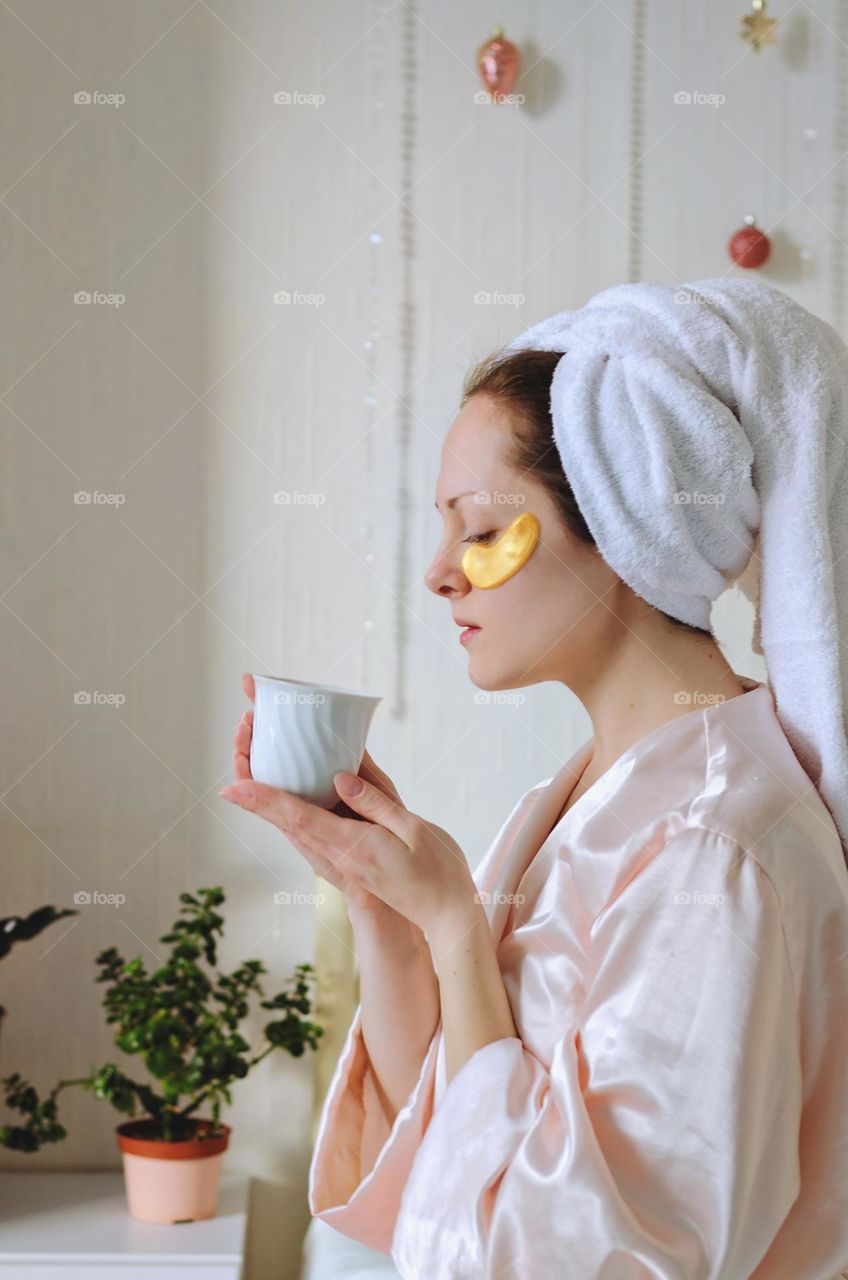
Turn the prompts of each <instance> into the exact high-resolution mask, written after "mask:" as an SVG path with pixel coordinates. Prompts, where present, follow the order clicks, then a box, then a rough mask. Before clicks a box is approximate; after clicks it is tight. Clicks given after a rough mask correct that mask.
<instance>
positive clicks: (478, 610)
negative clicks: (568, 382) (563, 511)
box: [425, 393, 619, 689]
mask: <svg viewBox="0 0 848 1280" xmlns="http://www.w3.org/2000/svg"><path fill="white" fill-rule="evenodd" d="M509 433H510V426H509V420H508V418H507V417H506V415H505V412H504V411H503V410H502V409H501V407H500V406H499V405H498V403H497V402H496V401H494V400H493V399H492V398H491V397H489V396H487V395H485V394H482V393H480V394H478V395H475V396H472V397H471V399H470V400H468V401H467V403H466V404H465V405H464V406H463V408H462V409H461V411H460V412H459V414H458V415H457V417H456V418H455V420H454V422H453V424H452V425H451V428H450V430H449V431H448V434H447V436H446V437H445V441H444V445H443V447H442V458H441V468H440V471H439V478H438V483H437V486H436V509H437V510H438V511H439V513H440V515H441V518H442V521H443V532H442V540H441V542H440V543H439V546H438V548H437V550H436V554H435V555H434V557H433V560H432V563H431V564H430V567H429V569H428V570H427V573H426V575H425V582H426V584H427V586H428V587H429V588H430V590H431V591H432V592H434V594H436V595H439V596H443V597H444V598H445V600H446V601H447V602H448V603H449V605H450V608H451V613H452V615H453V618H454V620H455V621H456V622H461V623H463V624H466V625H469V624H470V625H472V626H474V627H478V628H479V630H477V631H474V632H473V633H472V635H471V637H470V638H469V639H468V640H467V643H466V648H467V651H468V663H469V666H468V674H469V676H470V678H471V680H472V681H473V683H474V684H475V685H477V686H478V687H479V688H481V689H515V688H520V687H521V686H522V685H529V684H536V683H538V682H540V681H542V680H562V681H564V682H565V683H566V684H571V681H572V679H573V678H575V677H577V680H576V682H577V683H582V682H583V681H584V680H586V679H587V678H591V675H592V670H593V669H594V668H595V667H600V666H601V665H602V657H603V655H602V652H599V649H603V648H605V647H606V645H607V644H608V642H609V640H610V636H609V631H610V628H611V626H612V625H615V624H616V619H615V615H614V614H613V613H612V611H611V609H610V607H609V604H610V603H611V601H612V597H611V595H610V593H611V592H613V593H614V590H615V587H616V585H617V584H619V579H618V578H617V576H616V575H615V573H613V571H612V570H611V569H610V568H609V566H608V565H607V564H606V563H605V562H604V560H603V559H602V558H601V556H600V554H599V553H598V551H597V550H596V548H594V547H590V546H588V545H587V544H586V543H584V542H581V541H580V539H579V538H576V537H574V535H573V534H571V533H570V532H569V530H568V529H567V528H566V527H565V524H564V522H563V519H562V516H561V515H560V513H559V511H558V510H557V508H556V506H555V504H554V501H553V499H552V498H551V497H550V496H549V494H548V492H547V490H546V489H545V487H544V486H543V485H542V484H541V483H540V482H539V481H536V480H534V478H533V475H532V472H526V473H523V474H522V473H519V472H518V471H515V470H514V469H512V468H511V467H509V466H508V465H507V463H506V462H505V460H504V453H505V452H506V446H508V444H509V439H510V434H509ZM551 448H552V449H555V448H556V446H555V444H554V442H553V439H552V440H551ZM523 512H531V513H532V514H533V515H534V516H536V518H537V519H538V521H539V524H540V526H541V533H540V537H539V542H538V545H537V546H536V549H535V550H534V551H533V553H532V555H531V556H530V558H529V559H528V560H527V561H526V562H525V564H523V565H522V567H521V568H520V569H518V571H517V572H516V573H514V574H513V575H512V576H511V577H509V578H507V580H506V581H505V582H502V583H501V585H500V586H497V587H486V588H481V587H476V586H474V585H473V584H472V583H471V582H469V580H468V578H467V577H466V576H465V573H464V572H463V568H462V557H463V554H464V553H465V551H466V548H467V547H468V546H470V545H472V543H478V544H479V545H480V546H482V547H486V546H490V545H492V544H493V543H494V542H496V541H497V539H498V538H499V537H500V535H501V534H502V533H503V532H504V530H505V529H506V528H507V527H508V526H509V525H510V524H511V523H512V521H513V520H514V519H515V518H516V516H518V515H520V514H522V513H523ZM605 594H606V595H607V602H606V603H602V602H601V598H602V597H603V596H604V595H605ZM461 630H462V628H461V627H459V626H458V627H457V631H456V636H457V639H456V641H455V643H457V644H458V643H459V635H460V633H461ZM607 656H608V655H607Z"/></svg>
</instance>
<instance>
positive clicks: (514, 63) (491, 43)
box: [477, 27, 521, 102]
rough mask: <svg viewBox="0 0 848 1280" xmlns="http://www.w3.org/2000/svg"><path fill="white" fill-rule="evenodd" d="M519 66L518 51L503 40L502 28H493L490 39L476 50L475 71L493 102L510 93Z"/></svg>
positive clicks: (519, 57) (509, 42)
mask: <svg viewBox="0 0 848 1280" xmlns="http://www.w3.org/2000/svg"><path fill="white" fill-rule="evenodd" d="M520 66H521V54H520V53H519V51H518V49H517V48H516V46H515V45H514V44H513V43H512V41H511V40H507V39H505V38H504V33H503V27H495V29H494V31H493V32H492V38H491V39H490V40H487V41H486V42H485V44H481V45H480V48H479V49H478V50H477V70H478V71H479V72H480V79H481V80H482V81H483V84H484V85H485V87H486V89H487V90H488V91H489V93H490V94H491V95H492V101H493V102H500V100H501V98H503V97H506V96H507V95H508V94H510V93H512V90H513V88H514V87H515V82H516V80H517V79H518V72H519V69H520Z"/></svg>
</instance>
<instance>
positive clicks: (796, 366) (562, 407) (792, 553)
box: [505, 278, 848, 860]
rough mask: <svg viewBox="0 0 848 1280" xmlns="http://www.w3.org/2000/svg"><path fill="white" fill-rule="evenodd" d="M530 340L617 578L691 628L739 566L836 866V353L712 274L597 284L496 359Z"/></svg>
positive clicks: (842, 791) (847, 750)
mask: <svg viewBox="0 0 848 1280" xmlns="http://www.w3.org/2000/svg"><path fill="white" fill-rule="evenodd" d="M525 347H530V348H534V349H539V350H545V351H562V352H564V353H566V354H564V355H563V358H562V359H561V360H560V361H559V363H558V364H557V366H556V369H555V371H554V376H553V380H552V383H551V416H552V419H553V434H554V439H555V441H556V445H557V448H558V450H559V454H560V458H561V460H562V464H563V468H564V470H565V474H566V476H567V477H568V480H569V482H570V485H571V488H572V490H573V492H574V496H575V499H576V501H577V503H578V505H579V507H580V510H581V512H582V513H583V516H584V518H585V520H586V523H587V525H588V527H589V530H590V532H591V533H592V536H593V537H594V539H595V542H596V543H597V545H598V549H599V551H600V553H601V555H602V556H603V557H604V559H605V560H606V562H607V563H608V564H609V565H610V566H611V567H612V568H613V569H614V570H615V571H616V573H617V574H618V575H619V576H620V577H621V578H622V579H623V580H624V581H625V582H626V583H627V584H628V585H629V586H630V587H632V589H633V590H634V591H635V592H637V594H638V595H640V596H642V597H643V598H644V599H645V600H647V601H648V602H649V603H650V604H652V605H654V606H655V607H656V608H658V609H661V610H663V612H665V613H668V614H671V615H672V616H673V617H675V618H680V619H681V620H682V621H684V622H689V623H692V624H694V625H695V626H699V627H704V628H707V627H709V625H710V612H711V606H712V602H713V601H714V600H715V599H716V598H717V597H718V596H719V595H721V593H722V592H723V591H724V590H725V589H726V588H727V587H729V586H730V585H731V584H732V583H733V582H734V581H736V580H737V579H741V580H740V586H742V587H743V589H744V590H745V592H746V594H747V595H748V596H749V598H751V599H752V600H753V601H754V603H755V605H756V606H757V624H756V630H755V646H756V648H757V651H758V652H760V653H762V655H763V657H764V659H765V662H766V666H767V668H768V676H769V684H770V686H771V689H772V693H773V695H774V699H775V706H776V709H777V713H778V716H779V718H780V721H781V725H782V727H783V729H784V732H785V733H786V736H787V738H788V739H789V741H790V743H791V745H792V747H793V750H794V751H795V753H796V755H797V756H798V758H799V760H800V762H801V764H802V766H803V767H804V769H805V770H806V772H807V773H808V775H809V777H810V778H811V780H812V781H813V782H814V783H815V784H816V786H817V788H818V790H819V792H820V794H821V796H822V798H823V800H824V801H825V803H826V805H827V806H828V809H829V810H830V812H831V814H832V816H833V819H834V822H835V824H836V826H837V829H838V831H839V835H840V838H841V840H842V844H843V848H844V849H845V853H846V860H848V742H846V728H845V706H846V700H848V648H846V641H848V443H846V432H848V359H846V357H848V347H846V345H845V343H844V342H843V341H842V339H841V338H840V337H839V335H838V334H837V332H836V330H835V329H834V328H833V327H832V326H831V325H829V324H827V323H826V322H825V321H823V320H821V319H819V318H818V317H817V316H814V315H813V314H812V313H811V312H809V311H807V310H806V309H805V308H804V307H802V306H801V305H800V304H799V303H797V302H795V301H794V300H793V299H791V298H789V297H788V296H787V295H786V294H784V293H782V292H781V291H780V290H779V289H776V288H774V287H773V286H771V285H767V284H765V283H764V282H763V281H760V280H747V279H727V280H725V279H721V278H718V279H710V280H699V281H695V282H693V283H691V284H686V285H667V284H652V283H642V284H623V285H617V286H614V287H612V288H609V289H604V290H603V291H602V292H600V293H598V294H596V295H595V296H594V297H593V298H591V299H590V300H589V301H588V302H587V303H586V304H585V306H583V307H581V308H579V309H577V310H572V311H563V312H560V313H559V314H557V315H554V316H551V317H549V319H547V320H544V321H542V322H541V323H540V324H536V325H533V326H532V327H531V328H529V329H527V330H525V331H524V332H523V333H522V334H521V335H520V336H519V337H518V338H516V339H515V340H514V341H513V342H511V343H509V344H508V346H507V347H506V349H505V353H512V352H513V351H516V350H518V349H521V348H525ZM752 556H754V557H755V558H754V560H753V563H752ZM756 568H759V574H758V575H757V574H756V573H755V572H754V571H755V569H756Z"/></svg>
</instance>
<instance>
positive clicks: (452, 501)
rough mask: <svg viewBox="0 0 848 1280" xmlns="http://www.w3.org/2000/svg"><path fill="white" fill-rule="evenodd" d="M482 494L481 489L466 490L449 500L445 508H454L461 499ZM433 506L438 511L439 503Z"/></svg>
mask: <svg viewBox="0 0 848 1280" xmlns="http://www.w3.org/2000/svg"><path fill="white" fill-rule="evenodd" d="M480 492H481V490H480V489H465V490H464V491H463V492H462V493H457V494H454V496H453V497H452V498H448V500H447V502H446V503H445V506H446V507H448V508H452V507H453V506H454V505H455V504H456V503H457V502H459V500H460V498H467V497H468V496H469V494H473V493H480ZM433 506H434V507H435V508H436V510H437V511H438V509H439V504H438V502H434V503H433Z"/></svg>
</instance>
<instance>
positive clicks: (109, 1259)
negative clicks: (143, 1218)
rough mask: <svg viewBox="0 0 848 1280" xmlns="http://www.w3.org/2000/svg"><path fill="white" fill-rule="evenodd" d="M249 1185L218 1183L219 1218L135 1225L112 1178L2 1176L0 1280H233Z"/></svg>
mask: <svg viewBox="0 0 848 1280" xmlns="http://www.w3.org/2000/svg"><path fill="white" fill-rule="evenodd" d="M247 1190H248V1188H247V1180H246V1179H245V1178H244V1177H239V1176H238V1175H235V1174H227V1173H226V1172H224V1173H222V1175H221V1190H220V1195H219V1200H218V1216H217V1217H215V1218H207V1219H205V1220H204V1221H203V1222H180V1223H167V1224H161V1225H160V1224H159V1223H156V1222H139V1221H137V1220H136V1219H135V1218H131V1217H130V1215H129V1211H128V1209H127V1201H126V1193H125V1192H124V1177H123V1174H122V1173H121V1172H120V1171H116V1172H114V1173H91V1172H81V1173H71V1172H61V1173H46V1172H45V1173H39V1172H24V1173H10V1172H8V1171H5V1172H4V1171H0V1278H2V1280H13V1277H14V1280H89V1278H90V1277H92V1276H93V1277H95V1280H239V1277H240V1275H241V1264H242V1257H243V1254H244V1234H245V1222H246V1214H247Z"/></svg>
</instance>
